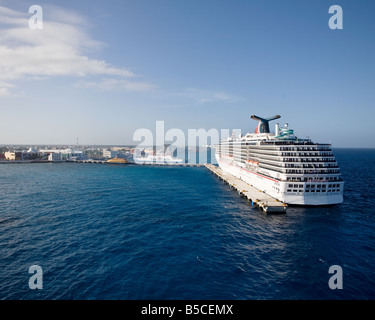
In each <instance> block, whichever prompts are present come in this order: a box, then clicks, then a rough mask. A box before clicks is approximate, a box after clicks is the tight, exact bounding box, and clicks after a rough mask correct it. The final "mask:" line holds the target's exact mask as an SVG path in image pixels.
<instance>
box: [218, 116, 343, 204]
mask: <svg viewBox="0 0 375 320" xmlns="http://www.w3.org/2000/svg"><path fill="white" fill-rule="evenodd" d="M279 118H280V116H279V115H277V116H274V117H271V118H266V119H264V118H261V117H258V116H256V115H253V116H251V119H254V120H257V121H258V122H259V123H258V126H257V128H256V130H255V133H248V134H246V135H244V136H238V137H236V136H235V135H234V134H233V135H232V136H231V137H229V138H227V139H223V140H222V141H220V144H219V145H218V146H217V149H216V160H217V162H218V165H219V166H220V168H221V169H222V170H224V171H226V172H228V173H229V174H231V175H233V176H235V177H237V178H239V179H241V180H243V181H245V182H247V183H248V184H250V185H252V186H253V187H255V188H257V189H258V190H259V191H261V192H264V193H266V194H268V195H269V196H271V197H273V198H275V199H277V200H279V201H281V202H283V203H286V204H288V205H302V206H324V205H335V204H340V203H342V202H343V192H344V181H343V179H342V177H341V173H340V168H339V166H338V163H337V161H336V159H335V156H334V154H333V152H332V149H331V145H330V144H321V143H314V142H313V141H311V140H310V139H299V138H297V137H296V136H295V134H294V130H292V129H290V128H289V125H288V124H285V125H284V126H283V127H281V126H280V125H279V123H277V124H276V125H275V133H271V132H270V126H269V122H270V121H272V120H276V119H279Z"/></svg>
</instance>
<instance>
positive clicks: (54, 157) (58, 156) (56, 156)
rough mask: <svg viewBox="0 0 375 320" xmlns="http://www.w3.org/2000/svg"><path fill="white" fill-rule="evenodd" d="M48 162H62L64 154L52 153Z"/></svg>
mask: <svg viewBox="0 0 375 320" xmlns="http://www.w3.org/2000/svg"><path fill="white" fill-rule="evenodd" d="M48 161H52V162H55V161H62V154H61V153H50V154H49V156H48Z"/></svg>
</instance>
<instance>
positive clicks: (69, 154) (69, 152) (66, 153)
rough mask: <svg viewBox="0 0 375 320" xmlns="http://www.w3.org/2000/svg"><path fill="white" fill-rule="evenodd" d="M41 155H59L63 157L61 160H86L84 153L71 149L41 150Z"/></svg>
mask: <svg viewBox="0 0 375 320" xmlns="http://www.w3.org/2000/svg"><path fill="white" fill-rule="evenodd" d="M39 152H40V153H44V154H49V155H51V154H59V155H60V156H61V159H60V160H68V159H72V158H74V159H79V160H84V159H85V158H86V156H85V154H84V152H83V151H79V150H73V149H71V148H68V149H42V150H39Z"/></svg>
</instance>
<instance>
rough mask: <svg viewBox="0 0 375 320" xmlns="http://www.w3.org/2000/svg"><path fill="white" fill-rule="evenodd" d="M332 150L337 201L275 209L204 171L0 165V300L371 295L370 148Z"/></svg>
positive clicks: (374, 198) (374, 259) (374, 229)
mask: <svg viewBox="0 0 375 320" xmlns="http://www.w3.org/2000/svg"><path fill="white" fill-rule="evenodd" d="M334 151H335V155H336V157H337V160H338V161H339V165H340V167H341V170H342V174H343V176H344V178H345V181H346V186H345V202H344V203H343V204H342V205H339V206H334V207H323V208H298V207H289V208H288V211H287V214H285V215H267V214H264V213H263V212H261V211H260V210H259V209H257V208H253V207H251V203H249V202H248V201H246V200H245V199H244V198H241V197H239V195H238V194H237V193H236V192H235V191H233V190H230V189H229V187H228V186H227V185H226V184H223V183H222V182H221V181H220V180H218V179H217V178H216V177H215V176H214V175H213V174H211V173H210V172H209V171H208V170H207V169H206V168H190V167H178V168H177V167H145V166H132V165H130V166H123V165H117V166H116V165H103V164H74V163H63V164H17V165H14V164H13V165H11V164H1V165H0V299H17V300H18V299H64V300H67V299H69V300H70V299H105V300H107V299H121V300H130V299H141V300H143V299H151V300H154V299H158V300H159V299H177V300H182V299H184V300H185V299H192V300H200V299H209V300H211V299H213V300H216V299H220V300H221V299H234V300H252V299H374V298H375V249H374V248H375V209H374V204H375V150H359V149H358V150H354V149H336V150H334ZM32 265H38V266H40V267H41V268H42V270H43V278H42V280H43V289H42V290H31V289H30V288H29V284H28V282H29V279H30V277H31V276H32V274H29V267H30V266H32ZM332 265H339V266H340V267H341V268H342V270H343V289H342V290H339V289H336V290H331V289H330V287H329V286H328V281H329V279H330V277H331V276H332V274H329V273H328V270H329V268H330V266H332Z"/></svg>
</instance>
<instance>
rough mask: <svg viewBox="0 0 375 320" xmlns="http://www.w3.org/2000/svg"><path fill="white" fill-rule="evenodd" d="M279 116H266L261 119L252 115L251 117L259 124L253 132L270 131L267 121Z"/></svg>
mask: <svg viewBox="0 0 375 320" xmlns="http://www.w3.org/2000/svg"><path fill="white" fill-rule="evenodd" d="M279 118H281V116H279V115H277V116H273V117H271V118H266V119H263V118H261V117H258V116H256V115H252V116H251V119H253V120H258V121H259V124H258V126H257V128H256V130H255V133H270V126H269V122H270V121H272V120H276V119H279Z"/></svg>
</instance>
